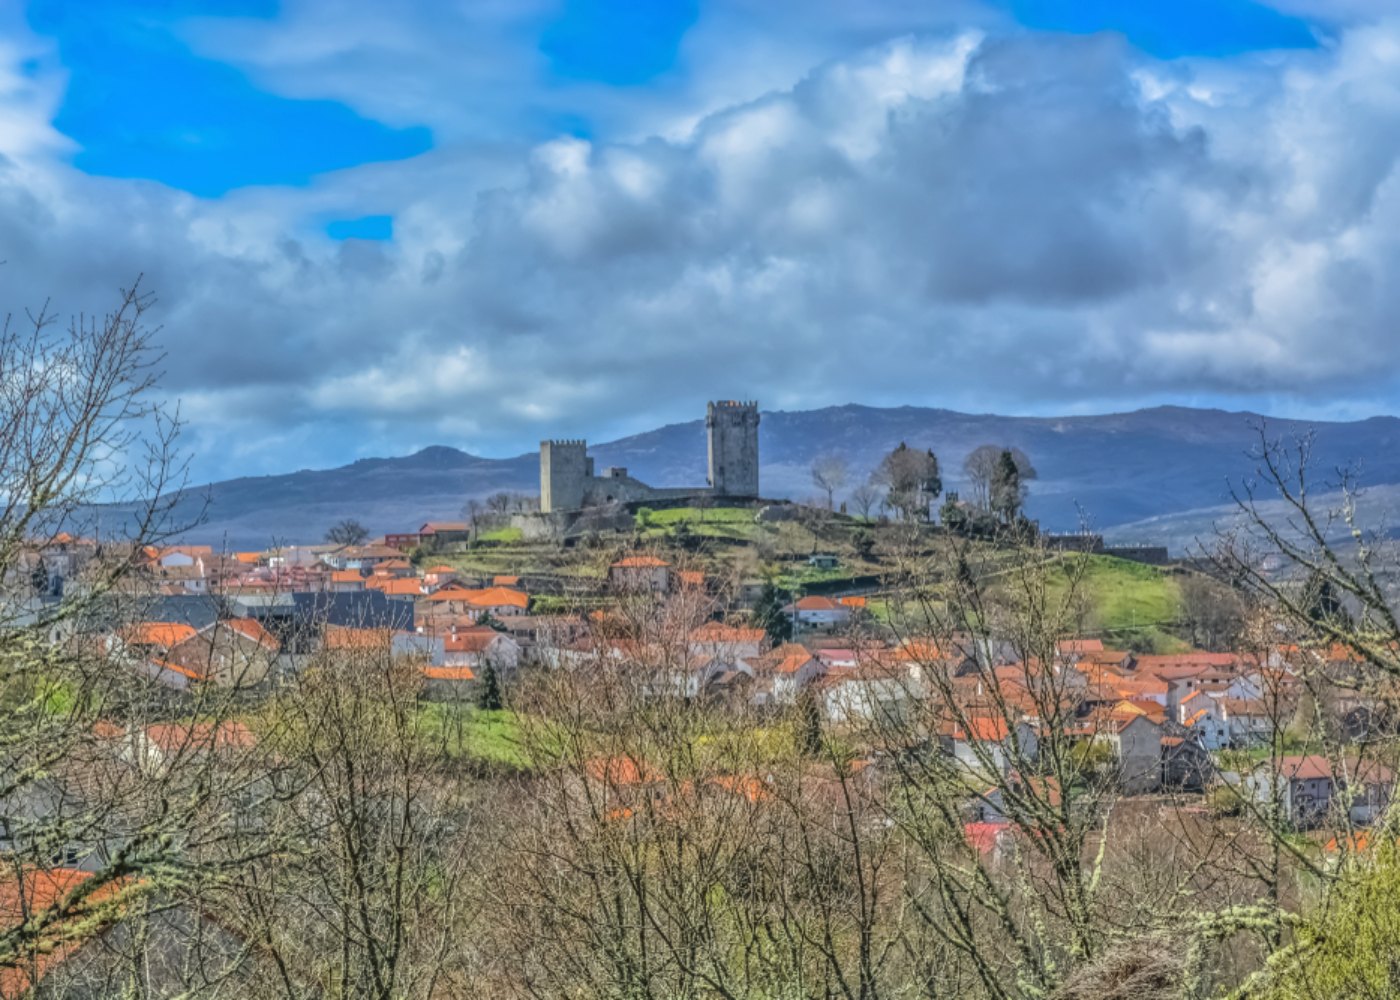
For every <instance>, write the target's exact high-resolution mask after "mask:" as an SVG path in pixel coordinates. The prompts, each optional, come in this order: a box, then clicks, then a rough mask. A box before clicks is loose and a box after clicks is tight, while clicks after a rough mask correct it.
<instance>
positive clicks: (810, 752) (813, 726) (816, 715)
mask: <svg viewBox="0 0 1400 1000" xmlns="http://www.w3.org/2000/svg"><path fill="white" fill-rule="evenodd" d="M797 709H798V716H797V746H798V749H799V750H801V751H802V753H803V755H804V756H807V757H817V756H819V755H820V754H821V752H822V710H821V706H820V705H818V704H817V698H816V695H814V694H813V693H812V692H811V691H810V690H808V691H804V692H803V693H802V699H801V700H800V701H799V702H798V704H797Z"/></svg>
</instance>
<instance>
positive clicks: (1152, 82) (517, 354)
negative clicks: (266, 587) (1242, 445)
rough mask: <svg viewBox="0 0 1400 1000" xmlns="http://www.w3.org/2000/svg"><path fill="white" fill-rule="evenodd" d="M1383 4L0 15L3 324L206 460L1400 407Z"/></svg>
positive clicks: (524, 0) (355, 0) (16, 10)
mask: <svg viewBox="0 0 1400 1000" xmlns="http://www.w3.org/2000/svg"><path fill="white" fill-rule="evenodd" d="M1393 9H1394V4H1393V3H1392V2H1391V0H1271V2H1262V0H1261V2H1249V0H1139V2H1134V3H1131V4H1126V3H1121V2H1119V0H918V2H911V0H862V2H861V3H858V4H856V3H849V2H845V0H804V2H802V3H797V2H792V3H788V2H785V0H675V2H665V3H663V2H660V0H398V2H396V3H393V4H385V3H383V2H382V0H207V2H196V0H103V2H102V3H100V4H99V3H92V2H88V0H27V2H25V0H8V2H6V0H0V261H3V262H4V263H3V266H0V311H7V312H11V313H14V314H16V315H22V314H23V311H24V310H25V309H26V308H34V307H36V306H38V305H40V304H42V303H43V302H45V301H48V302H50V303H51V307H52V308H53V309H55V310H57V311H58V312H60V313H64V314H75V313H79V312H82V311H86V312H89V313H91V312H94V311H95V312H99V313H100V312H101V311H103V310H104V309H105V308H106V307H108V306H110V305H111V304H112V303H113V301H114V298H115V296H116V294H117V290H118V289H119V288H122V287H125V286H127V285H129V284H130V283H131V282H132V281H133V280H135V279H136V278H137V276H138V275H139V276H140V277H141V281H142V287H144V288H146V289H148V290H150V291H152V292H154V293H155V294H156V296H157V300H158V301H157V305H156V308H155V309H154V310H153V311H152V313H151V316H152V317H153V319H154V322H156V323H158V324H159V325H160V330H159V334H158V338H159V340H160V343H161V345H162V347H163V349H164V351H165V360H164V362H163V366H164V375H163V379H162V383H161V385H162V391H163V392H164V393H165V394H166V395H167V396H168V398H169V399H170V400H171V402H172V404H175V403H178V406H179V410H180V414H181V417H182V419H183V420H184V422H185V436H184V444H185V447H186V449H187V450H188V452H189V454H190V456H191V459H192V463H193V465H192V472H193V475H194V477H195V478H196V479H198V480H207V479H222V478H229V477H232V476H236V475H254V474H268V473H276V472H284V471H291V470H293V469H298V468H317V467H327V466H333V465H338V464H343V463H345V462H348V461H352V460H354V459H356V458H360V457H367V456H382V455H394V454H405V453H408V452H410V451H413V450H416V449H417V448H420V447H424V446H427V445H432V444H447V445H452V446H454V447H458V448H462V449H464V450H467V451H471V452H473V453H476V454H483V455H498V456H505V455H514V454H519V453H522V452H525V451H528V450H531V449H532V448H533V447H534V446H535V445H536V443H537V442H538V441H539V440H540V439H541V438H544V437H581V436H586V437H588V438H589V439H591V440H598V441H602V440H607V439H610V438H613V437H617V436H621V435H623V434H627V433H631V432H636V431H641V430H646V429H650V428H652V427H655V426H658V425H660V424H663V423H670V422H675V421H682V420H689V419H694V418H695V417H697V416H698V415H700V414H701V413H702V412H703V406H704V402H705V401H706V400H707V399H711V398H745V399H748V398H753V399H758V400H760V402H761V403H762V405H763V406H764V408H765V409H787V410H792V409H807V408H815V407H820V406H828V405H839V404H844V403H851V402H855V403H864V404H869V405H905V404H909V405H921V406H938V407H946V408H949V409H956V410H965V411H973V412H999V413H1008V414H1058V413H1091V412H1109V411H1118V410H1126V409H1135V408H1138V407H1141V406H1150V405H1157V404H1162V403H1177V404H1184V405H1198V406H1220V407H1226V408H1231V409H1252V410H1258V411H1263V412H1268V413H1274V414H1280V415H1287V416H1300V417H1305V418H1311V419H1331V418H1337V419H1342V418H1356V417H1364V416H1368V415H1373V414H1377V413H1390V412H1396V411H1397V410H1400V335H1397V331H1396V325H1397V324H1396V317H1400V308H1397V307H1400V281H1397V280H1395V278H1396V272H1397V267H1400V171H1397V159H1400V15H1397V14H1392V13H1391V11H1392V10H1393Z"/></svg>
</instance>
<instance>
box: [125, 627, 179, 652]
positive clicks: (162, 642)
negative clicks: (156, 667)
mask: <svg viewBox="0 0 1400 1000" xmlns="http://www.w3.org/2000/svg"><path fill="white" fill-rule="evenodd" d="M194 634H195V630H194V626H193V625H186V624H184V623H183V622H139V623H138V624H135V625H131V626H129V627H128V628H125V629H123V630H122V633H121V635H122V638H123V639H124V640H126V642H127V643H129V644H130V645H133V646H164V647H165V648H167V649H169V648H170V647H171V646H174V645H176V644H177V643H181V642H184V641H185V640H186V639H189V638H191V637H192V636H194Z"/></svg>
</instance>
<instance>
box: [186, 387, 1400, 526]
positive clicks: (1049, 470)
mask: <svg viewBox="0 0 1400 1000" xmlns="http://www.w3.org/2000/svg"><path fill="white" fill-rule="evenodd" d="M1263 421H1265V418H1263V417H1261V416H1259V415H1257V414H1251V413H1227V412H1225V411H1221V410H1195V409H1188V408H1183V407H1158V408H1155V409H1148V410H1139V411H1136V412H1133V413H1124V414H1109V415H1101V416H1075V417H1002V416H995V415H973V414H964V413H955V412H952V411H949V410H937V409H926V408H919V407H909V406H906V407H897V408H889V409H878V408H873V407H866V406H854V405H852V406H840V407H830V408H827V409H821V410H811V411H799V412H784V411H775V412H766V413H764V415H763V423H762V425H761V427H760V449H761V456H762V462H763V468H762V476H763V491H764V493H765V494H766V495H768V496H774V497H806V496H810V495H811V494H812V493H813V489H812V485H811V482H810V479H809V475H808V469H809V467H810V465H811V462H812V460H813V459H814V458H815V457H816V456H818V455H821V454H824V453H826V452H834V453H836V454H839V455H841V456H842V457H844V458H845V459H846V460H847V462H848V463H849V464H850V466H851V468H852V470H853V472H854V473H856V474H857V475H861V476H863V475H864V474H865V473H866V472H867V471H868V470H869V469H870V468H872V467H873V466H874V465H875V464H876V462H878V461H879V458H880V456H881V455H882V454H883V453H884V452H886V451H888V450H889V449H890V448H892V447H893V446H894V445H896V444H898V443H899V442H900V441H906V442H908V443H909V444H910V445H912V446H916V447H920V448H933V449H934V451H935V452H936V453H937V454H938V456H939V457H940V459H941V460H942V462H943V466H944V483H945V486H946V487H947V488H949V489H957V488H958V487H959V485H960V466H961V464H962V460H963V457H964V456H965V455H966V454H967V452H968V451H970V450H971V449H972V448H975V447H976V446H977V445H979V444H983V443H987V442H993V443H998V444H1009V445H1015V446H1017V447H1019V448H1022V449H1023V450H1024V451H1025V452H1026V453H1027V454H1028V455H1030V456H1031V459H1032V461H1033V462H1034V464H1035V466H1036V468H1037V469H1038V471H1039V473H1040V478H1039V479H1038V480H1036V481H1035V482H1034V483H1032V484H1031V499H1030V507H1029V509H1030V513H1031V515H1032V516H1034V517H1038V518H1040V520H1041V522H1042V524H1043V525H1044V526H1045V527H1046V528H1048V529H1051V530H1072V529H1074V528H1075V527H1077V526H1078V524H1079V520H1080V512H1081V511H1083V512H1084V514H1086V515H1087V516H1088V518H1089V519H1090V522H1091V523H1092V524H1093V525H1094V527H1096V528H1098V529H1100V530H1105V529H1112V530H1111V534H1113V535H1114V536H1115V537H1118V538H1120V539H1123V540H1130V539H1131V540H1135V539H1137V538H1142V539H1154V540H1155V539H1164V540H1170V541H1171V542H1172V544H1179V542H1180V540H1181V539H1182V538H1183V537H1189V534H1188V532H1189V531H1190V530H1194V528H1195V526H1197V525H1199V524H1200V523H1201V522H1202V516H1204V517H1205V520H1206V521H1209V513H1210V510H1209V509H1210V508H1213V507H1217V506H1218V505H1220V504H1222V503H1224V502H1225V501H1226V500H1228V494H1227V482H1228V481H1230V480H1232V479H1234V480H1238V479H1240V478H1243V477H1246V476H1248V475H1250V474H1251V473H1252V472H1253V470H1254V463H1253V461H1252V460H1251V459H1250V457H1249V452H1250V449H1251V448H1252V446H1253V445H1254V444H1255V442H1256V440H1257V438H1256V435H1255V431H1254V427H1255V426H1257V425H1258V424H1259V423H1260V422H1263ZM1266 425H1267V428H1268V433H1269V434H1270V435H1271V436H1275V437H1292V436H1296V435H1300V434H1304V433H1311V434H1312V435H1313V437H1314V443H1313V454H1314V457H1315V461H1316V462H1317V464H1318V467H1319V468H1320V469H1330V468H1332V467H1335V466H1337V465H1342V464H1347V463H1357V464H1359V465H1360V467H1361V470H1362V476H1363V478H1364V479H1365V481H1367V482H1369V483H1379V484H1384V483H1400V447H1397V446H1400V420H1397V419H1396V418H1393V417H1375V418H1372V419H1369V420H1364V421H1357V422H1350V423H1306V422H1301V421H1291V420H1275V419H1268V420H1267V422H1266ZM572 432H574V429H571V428H560V433H561V435H563V434H566V433H572ZM592 453H593V455H594V456H595V457H596V459H597V463H598V466H599V468H602V467H605V466H608V465H621V466H626V467H627V468H628V469H629V470H631V472H632V474H634V475H636V476H638V477H639V478H641V479H643V480H646V481H648V482H651V483H653V484H654V485H657V486H677V485H686V484H692V483H693V484H701V483H704V481H705V439H704V428H703V424H702V422H701V421H698V420H696V421H691V422H689V423H684V424H672V425H669V426H666V427H661V428H658V429H657V430H654V431H648V432H646V433H643V434H638V435H635V436H632V437H628V438H623V439H621V440H618V441H612V442H607V443H601V444H598V445H596V446H595V447H594V448H593V449H592ZM537 468H538V466H537V459H536V457H535V455H534V454H533V453H530V454H526V455H520V456H516V457H514V458H505V459H494V458H482V457H478V456H474V455H469V454H467V453H465V452H461V451H458V450H456V449H454V448H449V447H434V448H428V449H424V450H423V451H420V452H418V453H416V454H414V455H409V456H406V457H403V458H382V459H365V460H362V461H359V462H355V463H354V464H352V465H347V466H342V467H340V468H337V469H328V470H321V471H310V470H303V471H300V472H293V473H289V474H287V475H280V476H264V477H257V478H242V479H233V480H228V481H224V482H219V483H214V484H211V485H209V486H206V487H201V488H199V489H198V490H195V491H193V495H192V497H191V500H190V504H189V506H188V507H187V508H186V511H187V512H194V511H196V510H197V509H199V506H200V505H202V504H203V503H204V502H205V500H207V502H208V507H207V513H206V516H205V520H204V523H203V524H202V526H201V527H200V528H199V529H198V530H197V531H195V532H192V533H191V536H192V537H194V536H198V537H200V538H203V539H207V540H209V541H222V540H225V539H226V540H227V542H228V544H229V545H230V546H233V547H240V548H241V547H252V546H262V545H266V544H267V543H268V542H269V541H270V540H271V539H273V538H278V539H291V540H301V541H310V540H314V539H317V538H319V537H320V536H321V534H322V533H323V532H324V531H325V528H326V526H328V525H329V524H331V523H333V522H335V521H336V520H338V519H340V518H343V517H356V518H359V519H360V520H361V521H363V522H364V523H365V524H366V525H367V526H368V527H369V528H370V530H371V531H373V532H382V531H388V530H395V529H402V528H404V527H410V528H411V527H416V526H417V525H418V524H419V523H421V522H422V521H423V520H426V519H429V518H439V519H441V518H455V517H458V516H460V513H461V510H462V506H463V503H464V501H465V500H466V498H467V497H469V496H483V495H486V494H489V493H492V492H495V491H497V490H512V491H520V492H528V493H534V492H535V491H536V490H537V487H538V484H537ZM1187 512H1197V513H1196V514H1195V515H1193V518H1194V519H1193V520H1192V521H1191V522H1190V524H1189V525H1188V526H1187V527H1186V528H1184V529H1183V528H1182V527H1181V526H1179V525H1175V524H1173V523H1172V522H1171V521H1170V520H1167V521H1163V520H1161V519H1170V518H1173V517H1176V516H1177V515H1182V514H1186V513H1187Z"/></svg>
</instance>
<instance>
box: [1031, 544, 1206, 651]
mask: <svg viewBox="0 0 1400 1000" xmlns="http://www.w3.org/2000/svg"><path fill="white" fill-rule="evenodd" d="M1065 559H1066V560H1068V559H1075V560H1079V559H1083V560H1084V562H1083V563H1082V564H1076V565H1077V566H1079V565H1082V575H1080V577H1079V581H1078V587H1079V592H1080V593H1081V594H1082V595H1083V596H1084V599H1085V603H1086V606H1087V608H1088V621H1087V622H1086V631H1088V632H1090V633H1092V634H1096V635H1100V636H1101V637H1102V638H1103V639H1104V642H1105V644H1107V645H1109V646H1118V647H1123V646H1132V647H1134V648H1137V649H1143V650H1147V651H1151V652H1158V653H1170V652H1178V651H1180V650H1181V649H1183V648H1185V646H1184V644H1183V643H1182V642H1181V641H1180V640H1179V639H1177V638H1175V637H1174V636H1172V635H1171V634H1169V630H1170V629H1171V627H1172V626H1173V625H1174V624H1176V622H1177V620H1178V619H1179V618H1180V616H1181V588H1180V587H1179V586H1178V585H1177V582H1176V580H1174V579H1173V578H1172V577H1170V576H1168V575H1167V574H1166V573H1163V572H1162V571H1161V570H1160V569H1158V568H1157V567H1155V566H1146V565H1143V564H1142V563H1135V562H1128V561H1127V560H1125V559H1115V558H1113V557H1111V556H1098V555H1091V556H1067V557H1065ZM1054 572H1056V573H1058V574H1059V581H1060V584H1059V585H1060V586H1061V587H1065V586H1068V580H1069V575H1070V573H1071V572H1072V571H1071V570H1070V569H1069V564H1068V563H1067V562H1065V561H1063V560H1062V565H1061V566H1060V567H1057V568H1056V569H1055V570H1054ZM1052 580H1053V578H1052Z"/></svg>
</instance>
